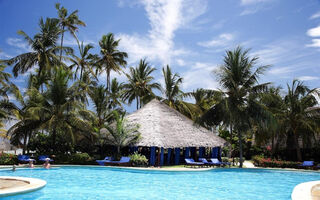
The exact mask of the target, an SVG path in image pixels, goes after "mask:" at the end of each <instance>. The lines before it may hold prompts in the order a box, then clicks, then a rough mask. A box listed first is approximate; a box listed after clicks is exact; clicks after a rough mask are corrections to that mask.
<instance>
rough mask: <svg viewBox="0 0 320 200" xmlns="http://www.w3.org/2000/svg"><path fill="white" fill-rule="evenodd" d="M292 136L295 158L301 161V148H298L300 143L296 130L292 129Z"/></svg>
mask: <svg viewBox="0 0 320 200" xmlns="http://www.w3.org/2000/svg"><path fill="white" fill-rule="evenodd" d="M293 137H294V143H295V146H296V151H297V160H298V161H302V156H301V150H300V145H299V137H298V135H297V133H296V130H294V131H293Z"/></svg>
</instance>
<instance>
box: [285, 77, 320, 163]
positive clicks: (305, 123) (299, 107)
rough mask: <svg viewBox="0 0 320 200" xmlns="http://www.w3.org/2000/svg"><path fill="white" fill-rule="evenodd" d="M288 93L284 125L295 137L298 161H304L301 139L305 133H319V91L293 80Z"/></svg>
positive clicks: (288, 86)
mask: <svg viewBox="0 0 320 200" xmlns="http://www.w3.org/2000/svg"><path fill="white" fill-rule="evenodd" d="M287 89H288V93H287V95H286V96H285V98H284V102H285V105H286V111H285V113H284V114H285V115H284V118H283V119H284V124H285V125H286V127H287V131H288V132H291V133H292V134H293V137H294V142H295V147H296V153H297V159H298V160H299V161H301V160H302V155H301V150H300V145H299V138H300V137H302V134H303V133H309V134H311V133H313V134H316V133H318V132H319V128H320V126H319V124H320V107H316V105H317V104H318V102H317V99H316V98H315V96H318V97H319V96H320V93H319V91H317V89H309V88H308V87H307V86H305V85H304V84H303V82H301V81H298V80H293V82H292V84H291V85H289V84H287Z"/></svg>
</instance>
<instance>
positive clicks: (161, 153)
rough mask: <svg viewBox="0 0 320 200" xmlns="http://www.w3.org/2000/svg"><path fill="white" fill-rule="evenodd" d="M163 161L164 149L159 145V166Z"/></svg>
mask: <svg viewBox="0 0 320 200" xmlns="http://www.w3.org/2000/svg"><path fill="white" fill-rule="evenodd" d="M163 162H164V149H163V147H161V152H160V166H163Z"/></svg>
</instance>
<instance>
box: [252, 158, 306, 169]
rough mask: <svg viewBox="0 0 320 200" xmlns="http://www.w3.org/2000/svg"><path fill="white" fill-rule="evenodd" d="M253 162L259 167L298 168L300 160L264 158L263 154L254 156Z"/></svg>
mask: <svg viewBox="0 0 320 200" xmlns="http://www.w3.org/2000/svg"><path fill="white" fill-rule="evenodd" d="M252 160H253V164H254V165H256V166H259V167H275V168H297V167H298V165H299V164H301V163H300V162H294V161H285V160H275V159H271V158H264V157H263V156H253V157H252Z"/></svg>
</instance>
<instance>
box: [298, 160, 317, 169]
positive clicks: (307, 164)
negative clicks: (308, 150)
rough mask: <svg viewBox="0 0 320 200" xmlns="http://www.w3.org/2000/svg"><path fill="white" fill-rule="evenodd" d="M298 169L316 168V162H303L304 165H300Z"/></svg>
mask: <svg viewBox="0 0 320 200" xmlns="http://www.w3.org/2000/svg"><path fill="white" fill-rule="evenodd" d="M298 167H301V168H309V167H314V161H303V163H302V164H300V165H298Z"/></svg>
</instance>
